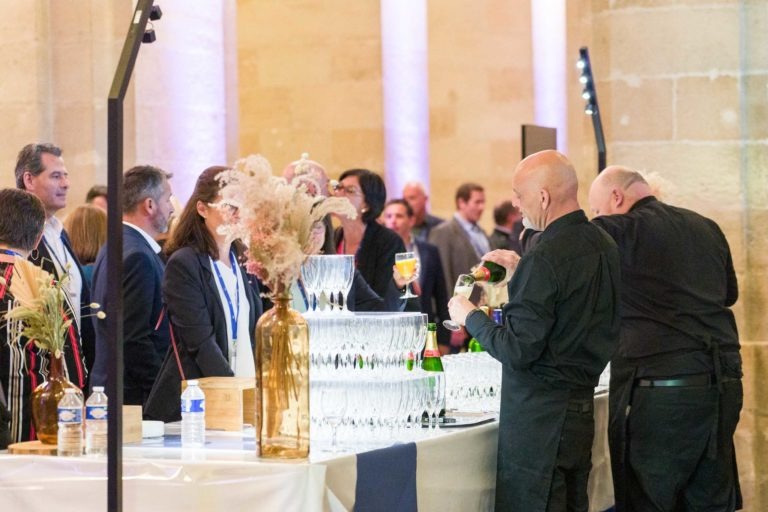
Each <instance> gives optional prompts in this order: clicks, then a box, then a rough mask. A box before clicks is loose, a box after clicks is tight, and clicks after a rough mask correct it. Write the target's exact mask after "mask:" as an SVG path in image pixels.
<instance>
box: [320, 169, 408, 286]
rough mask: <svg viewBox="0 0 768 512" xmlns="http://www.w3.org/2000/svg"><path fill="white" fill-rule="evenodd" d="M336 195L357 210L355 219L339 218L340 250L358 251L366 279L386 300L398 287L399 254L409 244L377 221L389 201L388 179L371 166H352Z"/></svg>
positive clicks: (337, 240)
mask: <svg viewBox="0 0 768 512" xmlns="http://www.w3.org/2000/svg"><path fill="white" fill-rule="evenodd" d="M336 195H337V196H340V197H346V198H347V199H349V201H350V202H351V203H352V205H353V206H354V207H355V209H356V210H357V218H355V219H354V220H352V219H348V218H346V217H339V220H340V221H341V227H340V228H338V229H337V230H336V233H335V237H334V241H335V243H336V252H337V253H338V254H354V255H355V265H356V267H357V270H358V271H359V272H360V274H361V275H362V276H363V279H365V281H366V282H367V283H368V285H369V286H370V287H371V288H372V289H373V291H374V292H376V294H377V295H378V296H379V297H384V298H385V300H386V297H388V296H390V295H392V290H393V289H395V288H396V287H395V284H394V280H393V279H392V267H393V266H394V265H395V254H397V253H398V252H405V245H404V244H403V240H402V239H401V238H400V236H398V234H397V233H395V232H394V231H392V230H389V229H387V228H385V227H384V226H382V225H381V224H379V223H378V222H377V221H376V219H378V217H379V215H381V212H382V211H383V210H384V203H385V202H386V200H387V189H386V187H385V186H384V181H383V180H382V179H381V177H380V176H379V175H378V174H376V173H374V172H371V171H369V170H367V169H350V170H348V171H344V173H343V174H342V175H341V176H340V177H339V184H338V185H337V186H336ZM396 293H397V292H396V291H395V294H396Z"/></svg>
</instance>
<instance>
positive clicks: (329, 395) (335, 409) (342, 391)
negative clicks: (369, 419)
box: [320, 382, 347, 453]
mask: <svg viewBox="0 0 768 512" xmlns="http://www.w3.org/2000/svg"><path fill="white" fill-rule="evenodd" d="M323 386H324V387H323V388H322V390H321V391H320V408H321V409H322V410H323V417H324V419H325V422H326V423H328V425H330V427H331V452H332V453H336V451H337V450H338V445H337V443H336V432H337V431H338V428H339V424H341V422H342V420H343V419H344V415H345V414H346V412H347V387H346V385H345V383H344V382H341V383H333V382H325V383H323Z"/></svg>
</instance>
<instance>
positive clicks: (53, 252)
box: [43, 237, 70, 275]
mask: <svg viewBox="0 0 768 512" xmlns="http://www.w3.org/2000/svg"><path fill="white" fill-rule="evenodd" d="M43 243H44V244H45V246H46V247H47V248H48V252H49V253H51V256H53V259H55V260H56V263H57V264H58V266H59V268H58V269H57V272H61V274H62V275H64V274H66V273H67V272H69V271H70V269H68V268H67V265H69V257H68V256H67V252H68V251H67V248H66V247H64V242H61V248H62V249H63V250H64V263H62V262H61V259H60V258H59V255H58V254H56V250H55V249H54V248H53V246H52V245H51V244H50V243H49V242H48V240H47V239H46V238H45V237H43ZM65 263H66V265H65Z"/></svg>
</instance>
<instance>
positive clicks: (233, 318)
mask: <svg viewBox="0 0 768 512" xmlns="http://www.w3.org/2000/svg"><path fill="white" fill-rule="evenodd" d="M229 263H230V265H232V273H233V274H234V276H235V305H236V307H235V308H233V307H232V298H231V297H230V296H229V291H228V290H227V285H226V284H224V278H223V277H222V276H221V272H220V271H219V266H218V265H216V262H214V263H213V269H214V270H215V271H216V277H217V278H218V279H219V284H220V285H221V291H223V292H224V298H225V299H227V306H229V322H230V325H231V327H232V348H233V350H232V367H233V369H235V370H236V369H237V367H236V366H235V362H236V359H237V322H238V321H239V319H240V280H239V279H238V278H237V262H236V261H235V254H234V253H233V252H230V253H229ZM235 309H236V310H237V312H235Z"/></svg>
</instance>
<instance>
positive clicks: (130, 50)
mask: <svg viewBox="0 0 768 512" xmlns="http://www.w3.org/2000/svg"><path fill="white" fill-rule="evenodd" d="M153 2H154V0H138V3H137V5H136V10H135V11H134V14H133V18H132V19H131V25H130V27H129V28H128V35H127V36H126V39H125V44H124V45H123V51H122V53H121V54H120V61H119V63H118V65H117V70H116V71H115V77H114V80H113V81H112V87H111V89H110V91H109V99H108V100H107V117H108V119H107V155H108V159H107V160H108V163H107V187H108V193H107V200H108V202H109V204H110V205H111V208H109V212H108V214H107V229H108V232H109V237H108V238H107V303H106V313H107V318H106V320H107V339H108V340H110V341H111V342H112V343H109V344H108V345H107V346H108V347H109V352H110V353H109V358H108V360H109V373H108V377H107V396H108V397H109V406H110V413H109V416H108V427H109V428H108V433H107V437H108V439H107V510H109V511H110V512H121V511H122V509H123V414H122V413H123V225H122V223H123V218H122V211H123V209H122V204H123V100H124V99H125V93H126V90H127V89H128V83H129V82H130V80H131V74H132V73H133V66H134V64H135V63H136V55H137V54H138V53H139V45H141V41H142V37H143V36H144V31H145V29H146V26H147V21H148V20H149V13H150V11H151V9H152V4H153Z"/></svg>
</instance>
